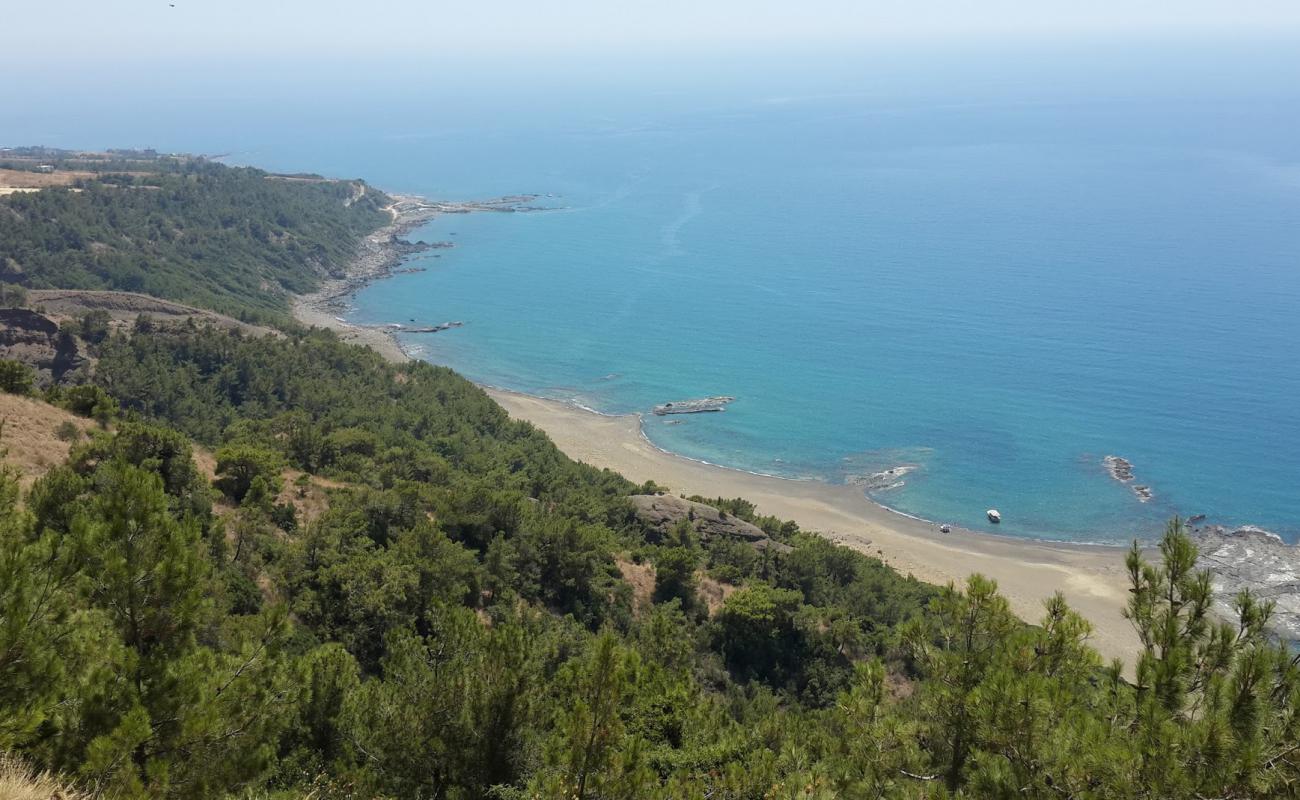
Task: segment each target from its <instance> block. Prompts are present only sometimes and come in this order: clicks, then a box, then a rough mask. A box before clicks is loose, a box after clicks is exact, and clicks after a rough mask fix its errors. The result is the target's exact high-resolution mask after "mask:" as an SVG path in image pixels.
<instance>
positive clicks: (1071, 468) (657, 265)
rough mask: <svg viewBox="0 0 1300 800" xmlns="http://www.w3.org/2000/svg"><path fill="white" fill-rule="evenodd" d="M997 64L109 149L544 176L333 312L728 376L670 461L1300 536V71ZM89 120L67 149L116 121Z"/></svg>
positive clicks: (597, 379)
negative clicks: (1148, 80)
mask: <svg viewBox="0 0 1300 800" xmlns="http://www.w3.org/2000/svg"><path fill="white" fill-rule="evenodd" d="M1021 80H1022V82H1027V83H1024V85H1021V86H1019V87H1018V88H1013V89H1007V88H1005V87H1001V86H1000V85H999V88H998V89H997V90H996V91H993V90H989V91H987V92H985V93H984V94H983V95H978V96H971V95H964V96H962V97H961V98H956V97H953V96H949V95H946V94H945V93H944V92H943V91H942V90H940V89H931V90H929V91H928V93H926V94H925V96H924V97H921V96H919V95H917V96H913V95H906V96H902V97H900V96H898V95H896V94H888V93H882V92H879V91H874V92H865V91H864V92H854V91H843V89H845V87H846V86H847V87H848V88H852V86H853V78H852V76H849V77H848V78H845V77H840V78H838V79H837V86H836V91H827V92H824V93H818V92H810V91H809V92H804V93H802V94H800V93H798V92H791V91H789V89H790V87H785V86H783V87H781V90H780V91H767V90H766V88H765V87H761V86H757V85H756V84H758V83H761V82H758V81H756V82H750V83H746V82H744V81H740V82H737V83H736V84H734V85H731V84H729V85H727V86H725V87H721V88H718V87H714V89H713V91H712V92H711V93H709V94H707V96H706V95H705V94H704V93H702V92H696V93H692V92H690V91H687V90H685V89H683V90H681V91H680V92H678V93H676V94H660V93H655V92H652V91H650V90H649V89H644V91H642V90H641V89H638V91H640V92H641V93H640V94H637V93H635V92H629V93H615V94H600V93H592V94H586V95H574V96H559V97H554V98H547V99H546V101H545V102H543V100H541V99H539V98H538V97H535V96H523V95H521V94H517V93H516V94H511V95H510V98H511V99H510V101H509V102H506V101H505V100H501V101H500V102H498V103H497V104H496V105H493V102H494V101H492V99H491V96H487V95H485V97H486V99H485V97H477V98H475V100H474V101H473V102H472V103H471V102H470V101H468V100H464V99H463V98H462V99H461V100H459V101H457V100H455V99H451V100H447V101H446V103H444V104H443V105H441V106H437V107H436V109H437V110H436V111H435V110H431V109H432V108H434V106H431V105H429V104H427V103H426V102H423V101H422V100H420V99H419V98H418V97H417V98H416V99H412V100H409V101H407V102H406V103H398V102H396V101H395V102H393V103H391V104H387V105H383V106H382V112H380V113H375V114H371V115H369V116H366V117H364V118H363V119H364V121H359V118H354V117H347V118H346V119H345V118H343V117H342V116H341V115H339V114H338V113H337V112H329V113H327V112H324V111H320V112H319V113H315V114H313V113H311V112H310V111H309V110H308V111H304V110H303V109H313V108H316V107H315V106H311V105H310V104H309V103H307V102H306V101H303V103H302V107H301V108H299V107H297V106H296V107H295V110H296V111H299V112H301V114H305V115H306V116H305V117H303V116H301V115H300V116H293V115H291V114H290V113H288V112H287V111H286V112H283V113H281V114H275V113H270V112H268V111H267V109H266V108H265V107H262V106H258V108H261V109H262V111H263V112H265V113H264V114H263V115H262V116H260V117H256V119H258V120H259V122H258V123H257V124H250V125H249V126H236V125H232V124H229V123H228V122H227V123H226V124H225V126H224V127H223V125H222V124H219V123H218V122H217V116H216V112H214V111H212V110H211V109H204V110H202V111H200V110H198V109H197V108H191V109H189V110H188V111H187V112H181V111H177V112H175V113H176V115H177V116H176V119H175V120H174V121H173V123H172V127H170V128H167V129H166V130H167V133H166V134H165V135H162V136H159V137H157V138H152V139H150V140H148V141H147V142H138V140H130V141H129V142H125V143H136V142H138V143H141V144H143V143H150V144H155V145H160V146H173V147H174V148H175V149H191V150H193V149H201V148H204V147H208V148H209V151H210V152H211V151H234V156H233V157H234V158H235V159H236V160H243V161H247V162H250V163H257V164H261V165H266V166H270V167H274V168H282V169H302V170H313V171H319V172H323V173H326V174H332V175H346V176H351V175H364V176H366V177H367V178H369V179H370V180H371V181H372V182H373V183H376V184H378V185H380V186H383V187H385V188H391V189H393V190H398V191H408V192H418V193H422V194H426V195H428V196H433V197H439V198H448V199H463V198H485V197H491V196H496V195H501V194H513V193H519V192H535V193H538V194H541V195H546V196H544V197H542V198H540V199H539V201H538V202H539V203H541V204H545V205H547V206H550V207H552V209H553V210H550V211H547V212H544V213H533V214H477V215H468V216H448V217H444V218H442V219H439V220H436V221H434V222H433V223H432V224H430V225H428V226H426V227H425V228H424V229H422V230H420V231H418V232H416V233H415V234H413V238H421V239H425V240H429V241H433V240H448V241H454V242H455V243H456V245H457V246H456V247H455V248H453V249H450V250H443V251H439V252H438V253H437V255H436V257H434V256H433V255H430V256H427V257H421V258H418V259H416V260H415V261H413V262H412V266H416V267H420V268H422V269H423V271H421V272H418V273H414V274H403V275H397V276H394V277H392V278H390V279H388V280H385V281H382V282H380V283H376V284H374V285H372V286H370V287H368V288H366V289H365V290H363V291H362V292H360V293H359V294H358V295H357V297H356V298H355V308H354V310H352V311H351V312H350V313H349V314H348V317H349V318H350V319H352V320H355V321H357V322H364V323H387V322H407V321H408V320H411V319H414V320H416V321H417V322H420V323H434V322H442V321H446V320H464V321H466V323H467V324H466V326H465V327H464V328H460V329H456V330H452V331H448V332H445V333H440V334H437V335H434V336H427V335H426V336H419V335H411V336H409V337H407V341H406V344H407V345H408V346H409V347H410V348H411V349H412V350H413V351H414V352H417V353H419V354H420V355H421V356H422V357H425V358H428V359H430V360H432V361H435V362H438V363H445V364H449V365H451V366H452V367H455V368H456V369H458V370H460V371H461V372H463V373H464V374H466V375H468V376H469V377H471V378H474V379H476V380H480V381H483V382H486V383H490V384H493V385H498V386H504V387H509V388H512V389H518V390H522V391H526V392H531V393H535V394H538V395H542V396H546V397H552V398H559V399H563V400H567V401H572V402H575V403H579V404H581V405H584V406H587V407H590V408H594V409H597V410H600V411H603V412H610V413H623V412H630V411H645V410H647V409H648V408H649V407H650V406H652V405H654V404H656V403H660V402H664V401H668V400H678V399H685V398H691V397H698V396H705V395H713V394H728V395H734V396H735V397H737V398H738V399H737V400H736V402H735V403H734V404H732V406H731V407H730V408H729V409H728V410H727V412H726V413H723V414H708V415H693V416H686V417H669V418H659V417H647V419H646V423H645V431H646V434H647V435H648V436H649V438H650V439H651V440H652V441H653V442H654V443H655V444H657V445H659V446H661V447H664V448H666V449H669V450H672V451H675V452H679V453H682V454H684V455H687V456H689V457H692V458H698V459H703V460H706V461H709V462H713V463H719V464H726V465H730V466H734V467H738V468H742V469H747V470H752V471H756V472H763V473H770V474H777V475H783V476H789V477H799V478H817V479H822V480H829V481H835V482H840V481H848V480H854V479H856V478H857V477H860V476H863V475H868V474H871V473H874V472H878V471H880V470H883V469H887V468H891V467H896V466H902V465H907V466H911V467H914V469H913V471H911V472H909V473H908V474H907V475H906V477H905V482H904V484H903V485H902V486H900V487H895V488H891V489H887V490H881V491H874V492H873V493H872V496H873V497H874V498H875V499H877V500H878V501H879V502H881V503H884V504H886V505H889V506H891V507H894V508H897V509H899V510H902V511H905V512H908V513H912V514H916V515H919V516H922V517H925V518H928V519H934V520H943V521H948V522H952V523H955V524H959V525H962V526H966V527H971V528H976V529H983V528H991V527H992V526H989V525H988V524H987V523H986V522H985V521H984V518H983V512H984V510H985V509H986V508H989V507H997V508H999V509H1000V510H1001V511H1002V513H1003V516H1004V520H1005V522H1004V523H1003V525H1002V526H1000V528H999V530H1001V531H1002V532H1006V533H1014V534H1022V535H1030V536H1038V537H1046V538H1064V539H1075V540H1088V541H1117V540H1122V539H1127V538H1129V537H1132V536H1134V535H1138V536H1151V535H1154V534H1155V533H1156V532H1157V531H1158V529H1159V526H1160V525H1161V522H1162V520H1163V519H1164V518H1166V517H1168V516H1169V515H1171V514H1173V513H1181V514H1184V515H1191V514H1207V515H1208V516H1209V519H1210V521H1212V522H1222V523H1225V524H1233V523H1254V524H1258V525H1262V526H1265V527H1267V528H1270V529H1272V530H1277V531H1280V532H1282V533H1283V534H1284V535H1286V536H1288V538H1291V539H1293V540H1294V539H1295V538H1296V537H1297V535H1298V534H1300V491H1298V489H1300V403H1297V402H1296V397H1297V396H1300V352H1298V349H1297V346H1298V344H1300V313H1298V312H1300V263H1298V260H1300V259H1298V257H1300V224H1298V221H1300V139H1297V138H1296V137H1295V135H1294V134H1295V132H1296V130H1297V123H1300V95H1298V94H1297V93H1296V92H1295V90H1294V89H1293V87H1292V86H1291V85H1290V83H1289V82H1288V81H1286V80H1279V81H1277V83H1276V84H1275V85H1276V88H1272V89H1271V88H1269V86H1261V85H1258V84H1253V85H1251V87H1250V89H1251V90H1250V91H1249V92H1243V91H1237V89H1236V88H1234V87H1233V86H1231V85H1227V86H1222V85H1220V86H1208V87H1199V88H1197V89H1196V90H1194V91H1193V90H1190V89H1189V90H1183V89H1180V90H1179V91H1173V90H1167V89H1160V90H1157V89H1151V88H1148V90H1146V91H1145V92H1142V93H1134V92H1126V91H1120V90H1118V89H1115V88H1114V85H1111V84H1104V83H1103V84H1102V85H1097V86H1091V87H1089V88H1088V90H1087V91H1083V90H1078V89H1077V88H1076V89H1072V90H1071V91H1070V92H1067V93H1064V94H1063V93H1061V92H1056V91H1055V90H1054V88H1053V85H1049V84H1048V83H1043V84H1042V85H1039V84H1035V83H1034V81H1033V79H1032V76H1031V77H1030V78H1025V77H1024V76H1021ZM1099 80H1100V79H1099ZM1108 80H1109V79H1108ZM1225 80H1226V79H1225ZM811 83H812V79H804V84H803V87H804V88H807V86H809V85H811ZM1085 83H1086V82H1085ZM503 97H504V95H503ZM457 102H459V103H460V105H457ZM516 103H517V105H514V104H516ZM470 106H473V108H474V109H476V110H475V111H474V113H470V112H469V111H466V110H465V109H467V108H470ZM480 106H482V108H480ZM376 107H379V106H376ZM239 108H240V109H243V111H242V112H241V113H243V114H244V115H245V118H252V117H251V116H250V115H251V111H250V107H247V106H245V105H239ZM448 108H451V109H460V110H461V112H462V113H460V114H453V113H450V112H449V111H448ZM512 108H514V109H522V110H520V111H519V113H517V114H513V115H512V114H511V113H509V112H510V109H512ZM227 111H229V109H227ZM186 114H188V116H187V115H186ZM223 119H224V118H223ZM113 120H118V118H117V117H110V122H111V124H110V123H109V122H103V121H101V123H100V124H101V129H100V130H99V132H98V133H97V135H96V136H95V137H93V139H92V140H91V141H90V142H86V141H85V138H84V137H83V138H82V139H80V140H78V141H79V142H81V143H88V144H95V143H100V142H102V141H104V138H105V137H106V136H111V135H112V134H113V133H114V132H115V131H117V132H122V131H129V130H132V128H131V127H130V124H128V123H126V122H122V121H116V122H113ZM41 122H42V123H43V124H48V120H45V119H42V120H41ZM131 124H138V123H131ZM114 125H119V126H120V129H118V128H114ZM214 126H215V129H214ZM43 141H46V142H48V143H52V144H57V143H59V141H57V140H52V139H50V138H46V139H43ZM109 141H110V142H113V141H114V140H111V139H110V140H109ZM115 141H116V143H124V142H123V139H122V138H120V137H119V138H117V139H116V140H115ZM1108 454H1115V455H1119V456H1123V457H1125V458H1127V459H1129V460H1130V461H1132V462H1133V464H1134V466H1135V472H1136V475H1137V482H1138V483H1141V484H1146V485H1149V486H1150V487H1151V489H1152V491H1153V492H1154V499H1153V500H1152V501H1151V502H1149V503H1145V504H1144V503H1141V502H1139V501H1138V499H1137V498H1136V497H1135V495H1134V494H1133V493H1132V492H1131V491H1130V489H1129V488H1128V487H1127V486H1124V485H1121V484H1119V483H1117V482H1116V481H1114V480H1112V479H1111V478H1110V477H1109V476H1108V475H1107V473H1106V471H1105V469H1104V467H1103V465H1102V458H1103V457H1104V456H1106V455H1108Z"/></svg>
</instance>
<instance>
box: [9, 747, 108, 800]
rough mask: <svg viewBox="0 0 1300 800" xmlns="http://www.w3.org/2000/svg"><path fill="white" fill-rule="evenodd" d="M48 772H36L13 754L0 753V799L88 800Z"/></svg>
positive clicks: (86, 796)
mask: <svg viewBox="0 0 1300 800" xmlns="http://www.w3.org/2000/svg"><path fill="white" fill-rule="evenodd" d="M89 798H90V795H88V794H85V793H83V792H79V791H76V790H75V789H70V788H68V787H67V786H65V785H64V784H63V783H62V782H61V781H60V780H59V779H58V778H56V777H54V776H53V775H51V774H50V773H48V772H41V773H37V772H35V771H33V770H32V769H31V768H29V767H28V766H27V765H26V764H24V763H23V762H21V761H19V760H18V759H16V758H14V757H13V756H7V755H0V800H89Z"/></svg>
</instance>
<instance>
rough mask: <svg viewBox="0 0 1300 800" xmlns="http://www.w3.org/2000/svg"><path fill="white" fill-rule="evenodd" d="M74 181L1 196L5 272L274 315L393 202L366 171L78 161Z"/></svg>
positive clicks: (342, 262)
mask: <svg viewBox="0 0 1300 800" xmlns="http://www.w3.org/2000/svg"><path fill="white" fill-rule="evenodd" d="M59 163H64V162H59ZM73 166H76V167H77V168H78V169H86V168H88V167H89V168H93V169H94V170H95V171H94V172H93V173H91V177H87V178H83V179H81V180H79V181H78V182H77V185H75V186H73V187H51V188H47V189H43V190H41V191H39V192H24V193H16V194H10V195H4V196H0V280H3V281H6V282H9V283H17V284H21V285H24V286H27V287H30V288H60V289H115V290H121V291H130V292H141V293H144V294H150V295H154V296H156V297H162V298H167V299H171V300H179V301H183V302H187V303H193V304H195V305H199V306H203V307H205V308H210V309H213V310H216V311H220V312H223V313H227V314H231V315H233V316H238V317H240V318H243V319H274V318H276V317H278V316H283V315H284V314H285V312H286V311H287V308H288V306H287V297H288V296H289V295H290V294H294V293H303V292H307V291H310V290H311V289H313V288H314V287H315V286H316V284H317V282H318V281H319V280H320V279H321V278H322V277H323V276H325V275H327V274H330V273H336V272H338V271H339V270H341V269H342V268H343V267H344V266H346V264H347V263H348V261H349V260H350V259H351V257H352V256H353V254H354V253H355V250H356V246H357V242H358V240H359V239H360V238H361V236H363V235H364V234H367V233H369V232H371V231H373V230H375V229H377V228H379V227H380V226H382V225H384V224H386V223H387V222H388V221H389V215H388V214H387V212H385V211H384V210H383V208H384V207H385V206H386V205H387V204H388V203H389V202H390V201H389V199H388V198H387V197H386V196H385V195H384V194H383V193H382V192H378V191H376V190H374V189H371V188H370V187H368V186H367V185H366V184H364V183H363V182H361V181H333V180H323V179H286V178H283V177H280V176H273V175H269V174H268V173H265V172H263V171H261V170H257V169H251V168H238V167H227V166H224V165H222V164H219V163H216V162H212V161H205V160H202V159H192V158H183V159H151V160H131V159H129V158H126V157H125V156H123V157H120V158H116V157H115V158H114V159H112V160H92V161H86V162H75V163H74V164H73Z"/></svg>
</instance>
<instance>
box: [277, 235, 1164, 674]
mask: <svg viewBox="0 0 1300 800" xmlns="http://www.w3.org/2000/svg"><path fill="white" fill-rule="evenodd" d="M426 218H427V217H426ZM411 225H412V222H411V220H410V219H409V218H404V216H403V215H402V214H400V213H397V212H396V211H395V212H394V222H393V224H392V225H391V226H389V227H386V228H384V229H382V230H380V231H378V232H376V233H375V234H373V235H372V236H371V237H369V238H368V240H367V243H366V248H365V249H364V251H363V255H362V257H361V258H360V259H359V266H358V269H357V270H355V271H354V273H353V274H351V275H350V276H349V278H348V279H346V280H345V281H339V282H332V283H331V284H330V285H329V286H327V287H325V288H324V289H323V290H322V291H320V292H317V293H315V294H313V295H308V296H303V297H300V298H298V299H297V301H296V302H295V303H294V307H293V313H294V316H295V318H297V319H298V320H299V321H300V322H302V323H304V324H306V325H314V326H318V327H323V328H329V329H332V330H334V331H337V332H338V333H339V335H340V336H341V337H342V338H343V339H344V340H346V341H350V342H354V343H356V344H361V345H365V346H367V347H371V348H373V349H374V350H376V351H377V352H379V353H380V354H382V355H383V356H384V357H385V358H388V359H390V360H392V361H398V362H400V361H406V360H408V356H407V355H406V354H405V353H404V352H403V351H402V349H401V347H400V346H399V345H398V343H397V342H396V340H395V339H394V338H393V337H392V336H391V335H390V334H389V333H388V332H387V331H386V330H384V329H381V328H373V327H362V326H356V325H350V324H348V323H346V322H343V321H342V320H340V319H338V315H339V313H340V311H341V309H342V305H341V300H342V299H343V297H344V296H345V295H346V294H348V293H350V292H351V291H353V290H355V288H357V287H358V286H360V285H362V284H364V283H365V282H367V281H369V280H374V279H376V278H379V277H383V275H385V274H387V272H388V270H389V269H391V268H392V266H393V265H394V264H395V263H396V261H397V260H399V259H394V258H391V257H386V256H385V255H384V252H383V250H384V245H385V244H386V243H388V242H391V241H392V240H393V239H394V237H395V236H396V235H399V234H400V233H401V232H403V231H405V230H409V229H410V227H411ZM376 248H378V254H377V251H376ZM391 255H392V254H389V256H391ZM484 388H485V389H486V391H487V392H488V394H490V395H491V396H492V398H493V399H494V400H496V401H497V402H498V403H500V404H501V405H502V406H503V407H504V408H505V409H506V411H507V412H509V414H510V415H511V416H512V417H514V418H516V419H521V420H526V421H528V422H530V423H532V424H533V425H536V426H537V427H538V428H540V429H541V430H543V431H545V432H546V433H547V435H549V436H550V437H551V439H552V440H553V441H554V442H555V444H556V445H557V446H558V447H559V448H560V449H561V450H563V451H564V452H565V453H566V454H568V455H569V456H570V457H571V458H574V459H576V460H578V461H584V462H586V463H588V464H592V465H594V466H597V467H603V468H608V469H611V470H614V471H615V472H618V473H620V474H622V475H623V476H625V477H627V478H628V479H629V480H632V481H635V482H644V481H647V480H653V481H654V482H655V483H657V484H658V485H660V486H664V487H667V488H669V489H671V490H672V491H673V492H679V493H683V494H687V495H692V494H698V495H703V496H705V497H744V498H746V499H748V500H749V501H750V502H753V503H754V504H755V505H756V506H757V507H758V510H759V511H760V512H761V513H763V514H771V515H774V516H777V517H780V518H783V519H791V520H794V521H795V522H797V523H798V524H799V526H800V527H801V528H803V529H805V530H810V531H816V532H819V533H821V534H823V535H825V536H826V537H828V538H830V539H831V540H833V541H836V542H839V543H841V544H844V545H846V546H849V547H853V548H855V549H858V550H860V551H862V552H864V553H868V554H870V555H873V556H876V557H878V558H881V559H883V560H884V561H885V562H886V563H888V564H889V565H890V566H892V567H894V568H895V569H897V570H899V571H900V572H903V573H905V574H906V573H910V574H912V575H914V576H916V577H917V578H919V579H920V580H923V581H927V582H929V583H935V584H940V585H942V584H947V583H950V582H953V583H958V584H960V583H963V582H964V581H965V580H966V578H967V576H969V575H971V574H972V573H976V572H978V573H982V574H984V575H986V576H988V577H990V578H992V579H994V580H996V581H997V583H998V588H999V590H1000V591H1001V592H1002V594H1003V595H1005V596H1006V597H1007V599H1008V600H1009V601H1010V603H1011V607H1012V609H1013V610H1014V611H1015V613H1016V614H1017V615H1019V616H1020V617H1021V618H1022V619H1024V620H1026V621H1028V622H1038V621H1039V620H1040V619H1041V617H1042V612H1043V601H1044V600H1045V599H1046V598H1048V597H1050V596H1051V595H1052V593H1054V592H1056V591H1060V592H1062V593H1064V595H1065V597H1066V599H1067V600H1068V601H1069V603H1070V605H1071V607H1073V608H1074V609H1075V610H1077V611H1078V612H1079V613H1081V614H1082V615H1083V616H1084V617H1086V618H1087V619H1088V620H1089V621H1090V622H1091V623H1092V625H1093V628H1094V632H1093V637H1092V643H1093V645H1094V646H1095V647H1096V648H1097V650H1098V651H1099V652H1100V653H1101V654H1102V656H1103V657H1105V658H1106V659H1111V658H1120V659H1123V660H1124V662H1125V663H1126V665H1127V666H1128V671H1129V672H1131V670H1132V664H1133V662H1134V660H1135V657H1136V653H1137V652H1138V649H1139V644H1138V640H1137V636H1136V635H1135V634H1134V632H1133V629H1132V628H1131V627H1130V625H1129V623H1128V621H1127V620H1125V619H1124V618H1123V616H1122V615H1121V610H1122V609H1123V607H1124V605H1125V603H1126V602H1127V598H1128V577H1127V574H1126V572H1125V569H1124V550H1123V548H1119V547H1104V546H1091V545H1074V544H1061V543H1055V542H1041V541H1033V540H1027V539H1019V538H1013V537H1001V536H992V535H989V534H983V533H975V532H972V531H966V530H961V529H958V528H953V529H952V532H950V533H946V534H945V533H940V532H939V530H938V528H937V526H935V525H933V524H931V523H928V522H925V521H922V520H917V519H913V518H911V517H907V516H904V515H902V514H898V513H895V512H893V511H890V510H889V509H887V508H884V507H882V506H880V505H878V504H876V503H873V502H872V501H870V500H869V499H867V497H866V496H865V495H864V494H863V493H862V490H861V489H860V488H857V487H853V486H837V485H831V484H827V483H821V482H816V481H796V480H786V479H782V478H774V477H768V476H763V475H755V474H752V473H748V472H743V471H740V470H733V469H728V468H725V467H720V466H715V465H711V464H705V463H701V462H698V461H694V460H691V459H688V458H684V457H681V456H677V455H674V454H672V453H667V452H664V451H662V450H660V449H658V448H656V447H655V446H654V445H653V444H651V443H650V442H649V441H648V440H647V439H646V438H645V436H644V435H643V434H642V432H641V420H640V417H639V416H637V415H626V416H609V415H603V414H596V413H593V412H591V411H587V410H584V409H580V408H577V407H574V406H571V405H568V404H565V403H562V402H559V401H554V400H546V399H542V398H537V397H532V396H529V395H523V394H518V393H515V392H509V391H504V390H500V389H493V388H488V387H484Z"/></svg>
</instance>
